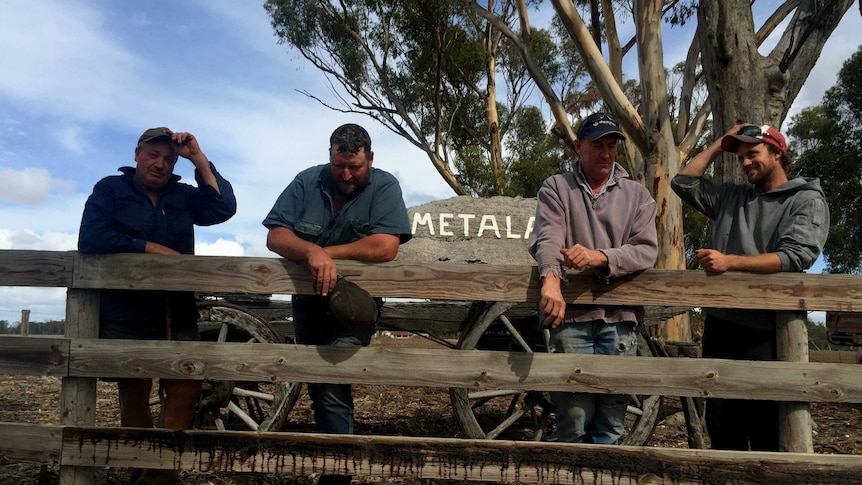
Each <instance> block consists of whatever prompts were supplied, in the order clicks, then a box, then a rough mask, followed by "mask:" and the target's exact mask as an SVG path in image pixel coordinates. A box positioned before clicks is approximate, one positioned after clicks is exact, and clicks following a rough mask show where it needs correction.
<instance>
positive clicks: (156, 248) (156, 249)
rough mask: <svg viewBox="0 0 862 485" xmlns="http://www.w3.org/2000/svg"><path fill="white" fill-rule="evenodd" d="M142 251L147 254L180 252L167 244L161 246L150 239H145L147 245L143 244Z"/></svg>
mask: <svg viewBox="0 0 862 485" xmlns="http://www.w3.org/2000/svg"><path fill="white" fill-rule="evenodd" d="M144 252H145V253H147V254H180V252H179V251H174V250H173V249H171V248H169V247H167V246H162V245H161V244H159V243H154V242H152V241H147V245H146V246H144Z"/></svg>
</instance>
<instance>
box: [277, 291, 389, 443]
mask: <svg viewBox="0 0 862 485" xmlns="http://www.w3.org/2000/svg"><path fill="white" fill-rule="evenodd" d="M292 300H293V301H292V307H293V324H294V329H295V331H296V343H298V344H302V345H329V346H333V347H359V346H366V345H368V344H370V343H371V337H372V336H373V335H374V332H375V329H374V328H373V327H372V328H362V329H356V328H351V327H346V326H344V325H342V324H341V323H340V322H339V321H338V320H336V319H335V317H333V316H332V313H331V312H329V305H327V304H326V301H325V300H324V299H322V298H320V297H317V296H293V299H292ZM382 303H383V302H382V300H378V302H377V304H378V307H381V306H382ZM308 395H309V397H311V409H312V410H313V411H314V423H315V428H316V430H317V432H318V433H329V434H353V390H352V388H351V386H350V384H324V383H312V384H308Z"/></svg>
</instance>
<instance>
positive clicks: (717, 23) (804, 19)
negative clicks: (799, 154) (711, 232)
mask: <svg viewBox="0 0 862 485" xmlns="http://www.w3.org/2000/svg"><path fill="white" fill-rule="evenodd" d="M828 3H829V5H826V6H824V5H822V4H823V2H821V1H816V0H805V1H800V2H799V5H798V7H797V10H796V12H795V13H794V15H793V18H792V19H791V20H790V24H789V26H788V28H787V30H786V31H785V32H784V33H783V35H782V38H781V40H780V41H779V42H778V44H777V45H776V46H775V48H774V49H773V50H772V52H771V53H769V54H768V55H766V56H763V55H761V54H760V53H759V52H758V50H757V47H758V46H757V44H758V42H757V41H758V39H757V35H756V33H755V27H754V19H753V17H752V11H751V4H750V2H749V0H723V1H721V2H717V1H715V2H699V3H698V10H697V19H698V29H697V32H698V35H699V41H700V45H701V46H703V47H704V48H703V49H701V50H702V53H701V63H702V65H703V73H704V75H705V77H706V84H707V88H708V89H709V95H710V100H711V103H712V112H713V129H714V131H715V133H723V132H724V131H725V130H727V129H728V128H730V127H731V126H733V125H734V124H736V123H739V122H746V123H753V124H757V125H764V124H768V125H771V126H773V127H776V128H779V129H780V127H781V124H782V122H783V121H784V118H785V117H786V116H787V112H788V110H789V109H790V105H791V104H792V103H793V100H794V99H795V98H796V95H797V94H799V90H800V89H802V85H803V84H804V83H805V80H806V79H808V75H809V73H810V72H811V69H812V68H813V67H814V63H815V62H816V61H817V58H818V57H819V56H820V52H821V51H822V49H823V45H824V44H825V43H826V40H827V39H828V38H829V35H830V34H831V33H832V31H833V30H834V29H835V27H836V26H837V25H838V22H839V21H840V20H841V17H843V16H844V13H845V12H846V11H847V9H849V8H850V5H851V4H852V3H853V1H852V0H834V1H832V2H828ZM707 46H708V48H707ZM738 165H739V164H738V163H737V162H736V157H735V156H733V155H730V154H727V155H725V156H723V157H722V158H721V159H719V160H717V161H716V163H715V164H714V165H713V167H714V177H715V179H716V180H719V181H721V182H732V183H744V182H745V178H744V177H743V174H742V171H741V170H740V168H739V166H738Z"/></svg>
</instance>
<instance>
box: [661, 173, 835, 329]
mask: <svg viewBox="0 0 862 485" xmlns="http://www.w3.org/2000/svg"><path fill="white" fill-rule="evenodd" d="M671 187H672V188H673V191H674V192H676V194H677V195H678V196H680V198H681V199H682V200H684V201H686V202H687V203H689V204H691V206H692V207H694V208H695V209H697V210H698V211H700V212H701V213H703V214H704V215H705V216H707V217H709V218H710V219H712V220H714V221H715V232H714V235H713V241H712V245H713V249H716V250H718V251H721V252H722V253H724V254H738V255H747V256H753V255H757V254H766V253H776V254H777V255H778V257H779V258H780V259H781V271H790V272H802V271H804V270H806V269H808V268H810V267H811V265H812V264H814V261H816V260H817V257H818V256H819V255H820V251H821V249H822V248H823V245H824V244H826V235H827V234H828V233H829V207H828V206H827V205H826V198H825V197H824V196H823V189H821V188H820V179H812V180H809V179H806V178H803V177H796V178H794V179H791V180H788V181H787V182H786V183H784V184H783V185H781V186H780V187H777V188H775V189H773V190H770V191H768V192H764V193H760V192H758V191H757V190H756V189H755V188H754V186H753V185H751V184H719V183H716V182H713V181H712V180H710V179H706V178H703V177H691V176H687V175H677V176H676V177H674V178H673V180H672V181H671ZM704 310H705V311H706V312H707V313H709V314H712V315H715V316H716V317H719V318H722V319H725V320H730V321H733V322H737V323H739V324H740V325H747V326H750V327H754V328H760V329H768V328H774V325H775V312H774V311H768V310H737V309H728V308H705V309H704Z"/></svg>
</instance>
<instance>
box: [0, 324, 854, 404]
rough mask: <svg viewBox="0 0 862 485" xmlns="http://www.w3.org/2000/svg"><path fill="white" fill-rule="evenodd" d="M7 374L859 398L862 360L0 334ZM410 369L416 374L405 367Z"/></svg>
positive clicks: (0, 353) (787, 398)
mask: <svg viewBox="0 0 862 485" xmlns="http://www.w3.org/2000/svg"><path fill="white" fill-rule="evenodd" d="M0 368H2V369H4V372H5V373H7V374H15V375H51V376H60V377H106V378H113V379H115V378H123V377H135V378H136V377H156V378H169V379H214V380H224V381H259V382H277V381H282V382H329V383H335V384H338V383H342V384H350V383H353V384H370V385H375V384H382V385H395V386H414V387H439V388H449V387H463V388H467V389H469V390H471V391H482V390H496V389H506V390H509V389H513V390H534V391H576V392H591V393H600V394H660V395H665V396H690V397H719V398H745V399H760V400H773V401H776V400H777V401H799V402H855V403H860V402H862V366H855V365H845V364H827V363H805V362H763V361H757V362H751V361H734V360H721V359H684V360H682V361H681V360H680V359H672V358H666V359H663V358H655V357H630V358H626V359H619V358H615V357H611V356H605V355H576V354H543V353H534V354H530V353H524V352H502V351H483V350H471V351H462V350H452V349H439V350H438V349H418V348H406V347H383V346H370V347H361V348H356V349H343V348H333V347H315V346H306V345H285V344H265V343H254V344H245V343H227V342H221V343H215V342H180V341H173V342H164V341H140V340H99V339H62V338H31V337H20V336H9V337H0ZM406 368H409V369H411V371H410V372H409V373H406V372H404V369H406Z"/></svg>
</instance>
